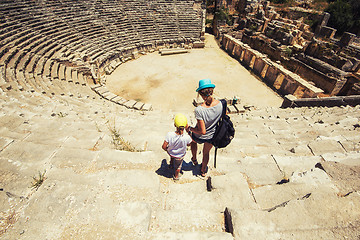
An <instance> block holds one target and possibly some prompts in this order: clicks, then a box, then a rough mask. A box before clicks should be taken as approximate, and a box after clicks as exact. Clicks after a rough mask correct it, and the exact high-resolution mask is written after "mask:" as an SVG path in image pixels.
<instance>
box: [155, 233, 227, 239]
mask: <svg viewBox="0 0 360 240" xmlns="http://www.w3.org/2000/svg"><path fill="white" fill-rule="evenodd" d="M150 239H157V240H167V239H199V240H207V239H210V240H218V239H219V240H232V239H234V238H233V236H232V235H231V234H230V233H218V232H200V231H199V232H164V233H155V234H152V236H151V237H150Z"/></svg>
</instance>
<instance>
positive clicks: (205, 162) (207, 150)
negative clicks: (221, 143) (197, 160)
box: [201, 142, 213, 173]
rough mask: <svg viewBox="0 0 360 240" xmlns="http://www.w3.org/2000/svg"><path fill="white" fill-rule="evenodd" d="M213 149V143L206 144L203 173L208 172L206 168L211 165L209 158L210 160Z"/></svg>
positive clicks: (202, 166) (202, 165)
mask: <svg viewBox="0 0 360 240" xmlns="http://www.w3.org/2000/svg"><path fill="white" fill-rule="evenodd" d="M212 147H213V145H212V144H211V143H208V142H205V143H204V148H203V160H202V164H201V172H203V173H205V172H206V167H207V165H208V163H209V158H210V150H211V148H212Z"/></svg>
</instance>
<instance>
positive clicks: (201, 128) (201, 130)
mask: <svg viewBox="0 0 360 240" xmlns="http://www.w3.org/2000/svg"><path fill="white" fill-rule="evenodd" d="M187 131H191V132H193V133H196V134H199V135H204V134H205V133H206V128H205V122H204V120H197V124H196V126H195V127H194V128H193V127H188V129H187Z"/></svg>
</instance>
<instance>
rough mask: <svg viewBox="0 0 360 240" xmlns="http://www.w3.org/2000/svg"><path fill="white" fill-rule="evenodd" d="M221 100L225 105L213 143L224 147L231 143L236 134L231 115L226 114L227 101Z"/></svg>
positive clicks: (217, 146)
mask: <svg viewBox="0 0 360 240" xmlns="http://www.w3.org/2000/svg"><path fill="white" fill-rule="evenodd" d="M220 101H221V103H222V105H223V112H222V115H221V117H220V120H219V121H218V123H217V125H216V130H215V134H214V137H213V139H212V144H213V145H214V146H215V147H216V148H224V147H226V146H227V145H229V143H230V142H231V140H232V139H233V138H234V135H235V129H234V125H233V123H232V122H231V120H230V117H229V116H228V115H226V108H227V103H226V101H225V100H224V99H221V100H220Z"/></svg>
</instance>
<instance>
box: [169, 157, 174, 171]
mask: <svg viewBox="0 0 360 240" xmlns="http://www.w3.org/2000/svg"><path fill="white" fill-rule="evenodd" d="M169 168H170V169H173V168H174V159H173V158H172V157H170V164H169Z"/></svg>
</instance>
